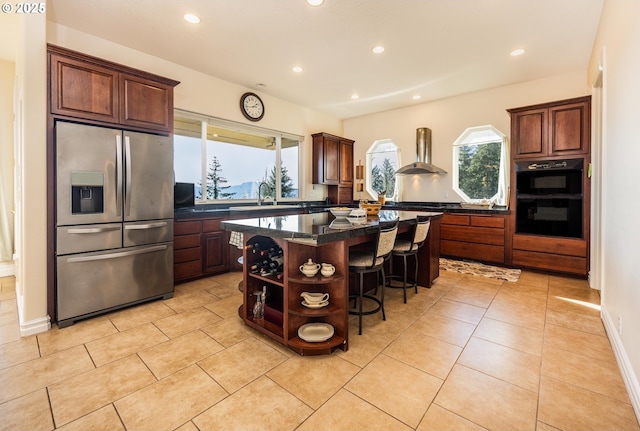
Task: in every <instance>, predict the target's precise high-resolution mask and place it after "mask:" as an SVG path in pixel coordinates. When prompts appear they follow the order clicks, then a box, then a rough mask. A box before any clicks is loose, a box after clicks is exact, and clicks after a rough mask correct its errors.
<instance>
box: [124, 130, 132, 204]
mask: <svg viewBox="0 0 640 431" xmlns="http://www.w3.org/2000/svg"><path fill="white" fill-rule="evenodd" d="M124 151H125V154H124V157H125V169H126V170H127V174H126V183H125V192H124V196H125V198H124V199H125V200H124V215H126V216H128V215H130V213H131V140H130V139H129V136H126V135H125V137H124Z"/></svg>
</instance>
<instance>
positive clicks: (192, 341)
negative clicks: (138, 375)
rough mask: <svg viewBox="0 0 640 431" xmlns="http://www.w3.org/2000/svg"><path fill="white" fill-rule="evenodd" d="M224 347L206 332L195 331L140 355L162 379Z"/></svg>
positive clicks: (144, 351)
mask: <svg viewBox="0 0 640 431" xmlns="http://www.w3.org/2000/svg"><path fill="white" fill-rule="evenodd" d="M223 349H224V347H223V346H222V345H220V343H218V342H216V341H215V340H214V339H213V338H211V337H209V336H208V335H207V334H205V333H204V332H202V331H194V332H190V333H188V334H185V335H181V336H179V337H178V338H174V339H173V340H169V341H167V342H164V343H162V344H158V345H156V346H154V347H150V348H148V349H146V350H143V351H141V352H139V353H138V356H140V358H142V360H143V361H144V362H145V364H147V366H148V367H149V369H150V370H151V371H152V372H153V374H154V375H155V376H156V377H157V378H158V379H162V378H164V377H166V376H168V375H170V374H173V373H175V372H176V371H178V370H181V369H182V368H186V367H188V366H190V365H193V364H195V363H196V362H198V361H201V360H203V359H204V358H206V357H208V356H211V355H213V354H214V353H217V352H219V351H221V350H223Z"/></svg>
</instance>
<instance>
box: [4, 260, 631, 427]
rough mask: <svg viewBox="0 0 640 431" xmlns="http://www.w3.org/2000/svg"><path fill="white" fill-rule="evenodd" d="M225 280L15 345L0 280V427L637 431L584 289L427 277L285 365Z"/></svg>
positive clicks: (533, 281) (530, 277)
mask: <svg viewBox="0 0 640 431" xmlns="http://www.w3.org/2000/svg"><path fill="white" fill-rule="evenodd" d="M239 280H240V274H239V273H232V274H225V275H221V276H217V277H212V278H209V279H206V280H199V281H196V282H192V283H187V284H182V285H179V286H178V287H177V288H176V294H175V297H174V298H172V299H170V300H166V301H156V302H152V303H148V304H145V305H140V306H138V307H135V308H130V309H126V310H121V311H118V312H114V313H111V314H108V315H105V316H101V317H97V318H93V319H90V320H87V321H84V322H80V323H77V324H75V325H73V326H71V327H68V328H65V329H62V330H59V329H57V328H56V327H54V328H53V329H52V330H51V331H49V332H47V333H43V334H39V335H37V336H30V337H26V338H20V336H19V333H18V325H17V313H16V301H15V282H14V280H13V278H0V286H1V290H0V301H1V302H0V430H12V431H13V430H29V431H39V430H42V431H46V430H53V429H60V430H83V431H84V430H110V431H111V430H175V429H177V430H181V431H192V430H225V431H228V430H300V431H304V430H350V431H353V430H385V431H388V430H417V431H427V430H452V431H453V430H456V431H458V430H540V431H542V430H544V431H550V430H565V431H569V430H580V431H584V430H640V427H639V426H638V422H637V419H636V417H635V415H634V412H633V409H632V407H631V405H630V401H629V397H628V395H627V392H626V390H625V386H624V384H623V381H622V378H621V375H620V371H619V369H618V367H617V365H616V361H615V359H614V356H613V353H612V350H611V346H610V344H609V341H608V339H607V337H606V335H605V331H604V328H603V325H602V322H601V320H600V318H599V310H598V304H599V302H600V298H599V295H598V293H597V292H596V291H593V290H590V289H589V288H588V287H587V284H586V282H584V281H580V280H574V279H568V278H561V277H555V276H547V275H541V274H536V273H531V272H524V273H523V274H522V276H521V278H520V280H519V281H518V282H517V283H509V282H501V281H498V280H492V279H486V278H482V277H475V276H468V275H467V276H465V275H461V274H456V273H451V272H446V271H442V272H441V276H440V278H439V279H438V280H437V281H436V283H435V284H434V286H433V287H432V288H431V289H424V288H421V289H420V291H419V294H417V295H415V294H414V293H413V292H411V293H410V294H409V301H408V303H407V304H403V302H402V293H401V291H400V290H398V289H387V291H386V292H387V295H386V305H387V307H386V308H387V321H385V322H383V321H382V320H381V319H380V317H379V315H374V316H365V318H364V333H363V335H362V336H358V335H357V320H356V319H355V318H354V319H352V320H351V325H350V333H351V334H353V335H351V339H350V348H349V351H348V352H342V351H337V352H335V353H334V354H332V355H330V356H322V357H300V356H297V355H295V354H293V353H292V352H290V351H289V350H287V349H285V348H283V347H282V346H280V345H279V344H277V343H274V342H272V341H270V340H269V339H267V338H265V337H263V336H261V335H258V334H257V333H255V332H253V331H252V330H250V329H248V328H246V327H244V326H243V324H242V322H241V321H240V319H239V318H238V316H237V309H238V306H239V304H240V302H241V296H240V293H239V292H238V290H237V284H238V281H239Z"/></svg>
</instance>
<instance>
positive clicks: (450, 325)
mask: <svg viewBox="0 0 640 431" xmlns="http://www.w3.org/2000/svg"><path fill="white" fill-rule="evenodd" d="M410 329H411V330H415V331H418V332H420V333H422V334H424V335H428V336H430V337H432V338H436V339H438V340H440V341H445V342H447V343H449V344H454V345H456V346H459V347H464V346H465V344H467V341H469V338H470V337H471V334H473V331H474V330H475V329H476V325H474V324H472V323H467V322H463V321H461V320H458V319H454V318H451V317H447V316H443V315H441V314H438V313H435V312H433V311H431V310H429V311H427V312H426V313H424V314H423V315H422V316H421V317H420V318H419V319H418V320H416V321H415V323H414V324H413V325H411V328H410Z"/></svg>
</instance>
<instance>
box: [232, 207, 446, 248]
mask: <svg viewBox="0 0 640 431" xmlns="http://www.w3.org/2000/svg"><path fill="white" fill-rule="evenodd" d="M442 214H443V213H441V212H428V211H390V210H382V211H380V213H379V215H378V216H377V217H362V218H361V219H360V220H358V221H357V222H355V223H352V222H350V221H349V220H348V219H346V218H336V217H334V216H333V215H332V214H331V213H329V212H323V213H316V214H291V215H283V216H276V217H255V218H248V219H238V220H225V221H223V222H222V227H223V228H224V229H226V230H230V231H235V232H241V233H243V234H253V235H265V236H270V237H273V238H281V239H285V240H288V241H292V242H297V243H302V244H309V245H321V244H326V243H329V242H334V241H342V240H346V239H350V238H355V237H359V236H365V235H370V234H372V233H373V232H375V231H376V230H377V227H378V225H379V224H380V222H385V221H393V220H395V219H396V218H397V219H399V223H400V225H403V224H410V223H412V222H413V221H414V220H415V219H416V218H417V217H418V216H424V217H431V218H439V217H442Z"/></svg>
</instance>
